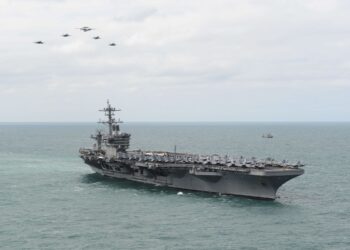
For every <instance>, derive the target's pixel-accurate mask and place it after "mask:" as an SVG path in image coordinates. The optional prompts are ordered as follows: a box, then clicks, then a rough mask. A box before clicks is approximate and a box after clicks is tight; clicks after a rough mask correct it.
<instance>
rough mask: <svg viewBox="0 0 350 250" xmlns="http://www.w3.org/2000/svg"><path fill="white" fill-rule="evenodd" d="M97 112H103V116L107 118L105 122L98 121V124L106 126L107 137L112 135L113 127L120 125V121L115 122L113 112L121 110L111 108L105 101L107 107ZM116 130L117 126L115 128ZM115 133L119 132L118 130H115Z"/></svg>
mask: <svg viewBox="0 0 350 250" xmlns="http://www.w3.org/2000/svg"><path fill="white" fill-rule="evenodd" d="M99 111H101V112H105V116H107V117H108V120H107V121H99V123H102V124H108V129H109V136H112V135H113V125H117V124H118V123H122V121H121V120H119V119H118V121H116V120H115V118H114V116H115V114H114V113H115V112H117V111H121V109H116V108H114V107H112V106H111V104H110V103H109V100H107V107H106V108H103V109H100V110H99ZM116 127H117V128H118V127H119V126H116ZM117 131H119V129H117Z"/></svg>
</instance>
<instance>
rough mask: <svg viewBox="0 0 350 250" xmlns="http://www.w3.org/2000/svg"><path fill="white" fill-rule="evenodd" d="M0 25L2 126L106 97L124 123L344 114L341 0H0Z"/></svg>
mask: <svg viewBox="0 0 350 250" xmlns="http://www.w3.org/2000/svg"><path fill="white" fill-rule="evenodd" d="M82 26H89V27H92V28H93V29H94V30H92V31H90V32H82V31H80V30H79V29H78V28H79V27H82ZM0 27H1V34H0V122H85V121H89V122H90V121H96V120H98V119H99V118H101V117H102V114H101V113H98V112H97V110H98V109H100V108H102V107H103V106H105V103H106V100H107V99H109V100H110V102H111V104H112V105H114V106H116V107H118V108H121V109H122V112H121V113H119V114H118V115H120V117H121V119H122V120H124V121H190V122H193V121H350V1H347V0H293V1H290V0H263V1H262V0H216V1H210V0H191V1H188V0H167V1H164V0H135V1H133V0H130V1H125V0H69V1H68V0H41V1H39V0H0ZM64 33H69V34H71V37H67V38H64V37H61V35H62V34H64ZM95 35H98V36H100V37H101V39H100V40H94V39H92V37H93V36H95ZM38 40H42V41H44V42H45V43H44V44H43V45H37V44H34V43H33V42H34V41H38ZM111 42H115V43H116V44H117V46H115V47H111V46H108V44H109V43H111Z"/></svg>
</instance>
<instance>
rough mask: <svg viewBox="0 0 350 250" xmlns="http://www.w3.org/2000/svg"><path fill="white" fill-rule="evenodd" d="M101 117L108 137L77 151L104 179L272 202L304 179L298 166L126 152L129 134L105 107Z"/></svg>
mask: <svg viewBox="0 0 350 250" xmlns="http://www.w3.org/2000/svg"><path fill="white" fill-rule="evenodd" d="M100 111H102V112H104V113H105V116H106V117H107V120H106V121H100V123H103V124H105V125H107V126H108V133H102V132H101V131H97V132H96V134H95V135H92V136H91V138H92V139H94V140H96V143H95V144H94V146H93V148H81V149H80V150H79V152H80V157H81V158H82V159H83V160H84V162H85V163H86V164H87V165H89V166H90V167H91V169H92V170H93V171H94V172H96V173H98V174H100V175H103V176H108V177H112V178H116V179H127V180H130V181H136V182H141V183H147V184H152V185H156V186H166V187H172V188H177V189H184V190H195V191H204V192H212V193H219V194H229V195H238V196H247V197H251V198H259V199H270V200H273V199H275V198H276V192H277V190H278V188H279V187H280V186H281V185H282V184H284V183H285V182H287V181H288V180H290V179H292V178H294V177H297V176H299V175H302V174H303V173H304V170H303V169H302V168H300V167H302V166H303V165H302V164H300V163H299V162H298V163H295V164H290V163H288V162H287V161H282V162H277V161H274V160H273V159H271V158H267V159H264V160H258V159H256V158H254V157H252V158H250V159H246V158H243V157H242V156H240V157H232V156H227V155H225V156H220V155H217V154H213V155H199V154H191V153H177V152H166V151H142V150H128V148H129V145H130V134H128V133H124V132H121V131H120V123H121V121H120V120H119V119H118V120H116V119H115V112H116V111H120V109H116V108H114V107H112V106H111V105H110V103H109V101H107V107H106V108H104V109H102V110H100Z"/></svg>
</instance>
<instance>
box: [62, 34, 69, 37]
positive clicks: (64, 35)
mask: <svg viewBox="0 0 350 250" xmlns="http://www.w3.org/2000/svg"><path fill="white" fill-rule="evenodd" d="M69 36H70V35H69V34H67V33H66V34H63V35H62V37H69Z"/></svg>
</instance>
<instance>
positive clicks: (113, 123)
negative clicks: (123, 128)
mask: <svg viewBox="0 0 350 250" xmlns="http://www.w3.org/2000/svg"><path fill="white" fill-rule="evenodd" d="M99 111H101V112H104V113H105V116H106V117H107V121H99V123H102V124H107V125H108V134H105V135H103V137H102V140H103V141H104V142H105V145H106V146H107V147H114V148H115V149H116V151H117V152H125V151H126V150H127V149H128V148H129V145H130V134H127V133H122V132H120V129H119V124H120V123H122V121H121V120H120V119H118V120H116V119H115V118H114V116H115V112H117V111H121V109H116V108H114V107H112V106H111V104H110V103H109V101H108V100H107V107H106V108H103V109H101V110H99ZM96 137H97V136H96Z"/></svg>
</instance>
